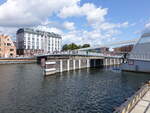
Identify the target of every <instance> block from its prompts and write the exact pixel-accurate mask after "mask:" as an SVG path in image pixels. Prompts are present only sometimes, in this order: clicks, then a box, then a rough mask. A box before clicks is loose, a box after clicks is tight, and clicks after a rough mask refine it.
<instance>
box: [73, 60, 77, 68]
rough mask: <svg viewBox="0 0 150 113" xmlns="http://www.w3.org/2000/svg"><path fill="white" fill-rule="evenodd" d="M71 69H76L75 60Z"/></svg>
mask: <svg viewBox="0 0 150 113" xmlns="http://www.w3.org/2000/svg"><path fill="white" fill-rule="evenodd" d="M73 69H74V70H75V69H76V60H73Z"/></svg>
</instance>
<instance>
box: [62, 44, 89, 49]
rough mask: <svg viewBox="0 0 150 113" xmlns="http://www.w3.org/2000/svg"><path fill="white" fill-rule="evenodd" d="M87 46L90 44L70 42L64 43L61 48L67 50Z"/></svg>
mask: <svg viewBox="0 0 150 113" xmlns="http://www.w3.org/2000/svg"><path fill="white" fill-rule="evenodd" d="M87 47H90V44H84V45H76V44H75V43H71V44H65V45H64V46H63V47H62V50H64V51H67V50H75V49H80V48H87Z"/></svg>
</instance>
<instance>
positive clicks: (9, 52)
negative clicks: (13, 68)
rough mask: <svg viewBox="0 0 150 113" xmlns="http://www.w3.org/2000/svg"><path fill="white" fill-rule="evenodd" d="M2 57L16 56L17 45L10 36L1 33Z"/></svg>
mask: <svg viewBox="0 0 150 113" xmlns="http://www.w3.org/2000/svg"><path fill="white" fill-rule="evenodd" d="M0 57H1V58H9V57H16V47H15V45H14V43H13V41H12V39H11V37H9V36H5V35H0Z"/></svg>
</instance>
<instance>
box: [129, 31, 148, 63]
mask: <svg viewBox="0 0 150 113" xmlns="http://www.w3.org/2000/svg"><path fill="white" fill-rule="evenodd" d="M129 59H139V60H150V32H149V33H144V34H143V35H142V36H141V38H140V39H139V41H138V42H137V44H136V45H135V46H134V48H133V50H132V51H131V53H130V56H129Z"/></svg>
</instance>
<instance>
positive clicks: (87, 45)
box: [82, 44, 90, 48]
mask: <svg viewBox="0 0 150 113" xmlns="http://www.w3.org/2000/svg"><path fill="white" fill-rule="evenodd" d="M87 47H90V44H84V45H83V46H82V48H87Z"/></svg>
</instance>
